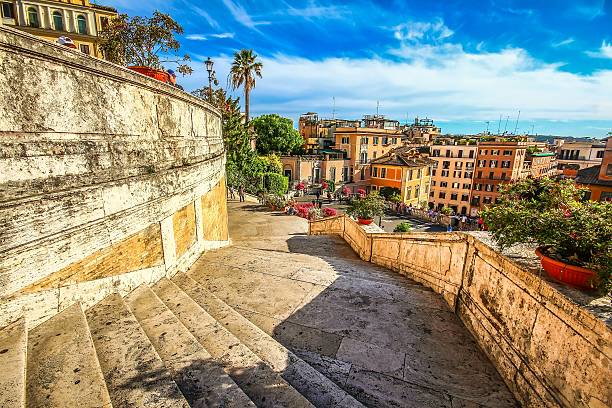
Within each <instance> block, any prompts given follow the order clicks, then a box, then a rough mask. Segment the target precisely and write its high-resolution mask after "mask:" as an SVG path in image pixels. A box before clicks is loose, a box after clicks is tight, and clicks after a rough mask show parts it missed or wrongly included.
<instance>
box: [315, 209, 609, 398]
mask: <svg viewBox="0 0 612 408" xmlns="http://www.w3.org/2000/svg"><path fill="white" fill-rule="evenodd" d="M309 233H310V234H312V235H319V234H337V235H339V236H341V237H343V238H344V239H345V240H346V242H347V243H348V244H349V245H350V246H351V247H352V248H353V249H354V250H355V252H356V253H358V254H359V256H360V258H361V259H363V260H365V261H369V262H372V263H374V264H377V265H381V266H384V267H387V268H389V269H391V270H394V271H397V272H399V273H400V274H402V275H405V276H407V277H409V278H411V279H413V280H415V281H417V282H420V283H422V284H423V285H425V286H427V287H429V288H431V289H433V290H434V291H435V292H437V293H439V294H441V295H442V296H443V297H444V299H445V300H446V301H447V303H448V305H449V306H450V307H451V308H452V309H453V310H454V311H455V313H456V314H457V315H458V316H459V317H460V318H461V320H462V321H463V322H464V324H465V325H466V326H467V328H468V329H469V330H470V332H471V333H472V335H473V336H474V338H475V339H476V340H477V341H478V343H479V345H480V346H481V347H482V349H483V350H484V351H485V353H486V354H487V355H488V357H489V358H490V360H491V361H492V362H493V363H494V364H495V366H496V367H497V370H498V371H499V372H500V374H501V375H502V377H503V378H504V380H505V382H506V384H507V385H508V387H509V388H510V390H511V391H512V392H513V393H514V395H515V396H516V398H517V399H518V401H520V402H521V404H522V405H523V406H529V407H531V406H533V407H540V406H547V407H549V406H551V407H567V408H570V407H572V408H575V407H607V406H610V405H612V391H611V387H610V378H612V361H611V356H610V353H611V338H612V336H611V331H610V329H609V328H608V327H607V326H606V325H605V324H604V323H603V322H602V321H600V320H599V319H597V318H596V317H595V316H593V315H591V314H590V313H588V312H587V311H585V310H583V309H581V308H580V307H578V306H577V305H575V304H574V303H572V302H571V301H570V300H569V299H568V298H566V297H565V296H564V295H562V294H561V293H560V292H558V291H557V290H555V289H553V288H552V287H551V286H550V285H549V284H548V283H546V282H545V281H543V280H542V279H540V278H539V277H537V276H535V275H533V274H532V273H530V272H527V271H525V270H523V269H521V268H520V267H518V266H517V265H516V264H514V263H513V262H511V261H510V260H508V259H506V258H505V257H503V256H502V255H500V254H499V253H497V252H495V251H494V250H493V249H491V248H489V247H488V246H487V245H485V244H484V243H482V242H480V241H479V240H477V239H476V238H474V237H473V236H470V235H468V234H464V233H457V232H455V233H407V234H399V233H385V234H368V233H366V232H365V231H364V230H363V229H362V228H361V227H360V226H359V224H358V223H357V222H355V221H354V220H352V219H351V218H349V217H347V216H344V215H342V216H337V217H332V218H326V219H322V220H317V221H312V222H310V223H309Z"/></svg>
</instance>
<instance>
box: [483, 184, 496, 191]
mask: <svg viewBox="0 0 612 408" xmlns="http://www.w3.org/2000/svg"><path fill="white" fill-rule="evenodd" d="M493 187H494V185H493V184H485V191H493Z"/></svg>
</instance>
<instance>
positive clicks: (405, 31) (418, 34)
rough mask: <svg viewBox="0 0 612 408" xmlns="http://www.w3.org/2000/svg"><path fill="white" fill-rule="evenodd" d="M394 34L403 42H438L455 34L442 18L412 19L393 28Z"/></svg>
mask: <svg viewBox="0 0 612 408" xmlns="http://www.w3.org/2000/svg"><path fill="white" fill-rule="evenodd" d="M393 31H394V36H395V38H396V39H397V40H399V41H401V42H426V41H427V42H428V41H433V42H438V41H442V40H445V39H447V38H449V37H450V36H452V35H453V34H454V32H453V30H451V29H450V28H448V27H447V26H446V25H445V24H444V21H442V19H436V20H435V21H433V22H423V21H411V22H408V23H404V24H400V25H398V26H395V27H394V28H393Z"/></svg>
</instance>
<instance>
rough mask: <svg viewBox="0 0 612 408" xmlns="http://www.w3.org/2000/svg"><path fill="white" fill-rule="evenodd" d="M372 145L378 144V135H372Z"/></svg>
mask: <svg viewBox="0 0 612 408" xmlns="http://www.w3.org/2000/svg"><path fill="white" fill-rule="evenodd" d="M372 144H373V145H374V146H377V145H378V136H374V141H373V142H372Z"/></svg>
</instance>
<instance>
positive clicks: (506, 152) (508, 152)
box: [504, 150, 512, 156]
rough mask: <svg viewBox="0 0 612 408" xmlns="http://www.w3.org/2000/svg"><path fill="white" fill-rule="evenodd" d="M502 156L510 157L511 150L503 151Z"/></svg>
mask: <svg viewBox="0 0 612 408" xmlns="http://www.w3.org/2000/svg"><path fill="white" fill-rule="evenodd" d="M504 156H512V150H504Z"/></svg>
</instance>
